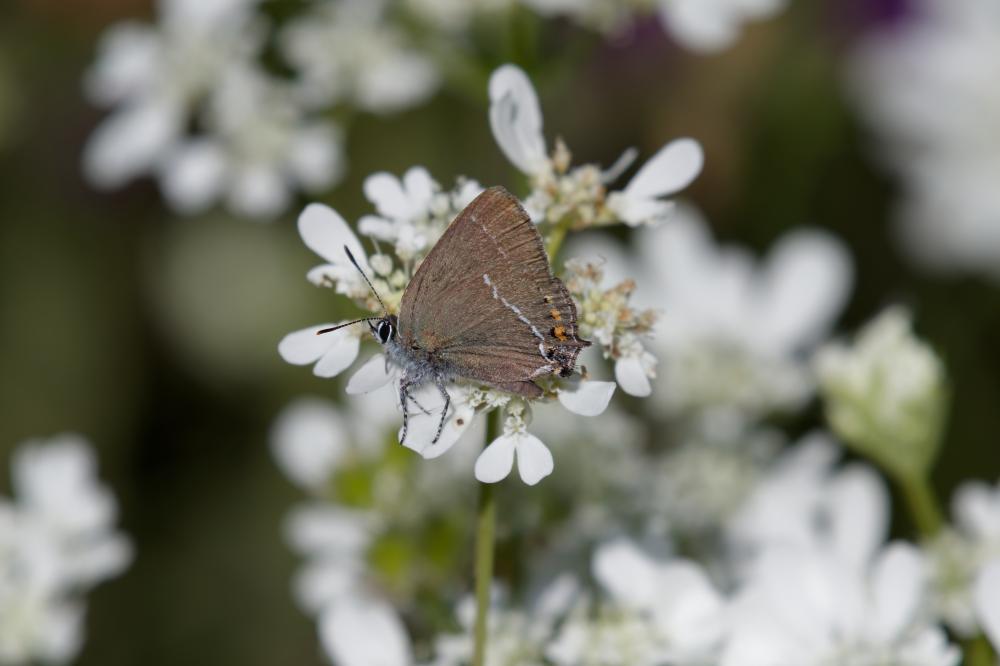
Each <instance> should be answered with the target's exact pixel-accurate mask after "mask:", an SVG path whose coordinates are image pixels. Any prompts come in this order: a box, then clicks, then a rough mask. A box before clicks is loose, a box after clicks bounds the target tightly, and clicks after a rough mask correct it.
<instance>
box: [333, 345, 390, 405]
mask: <svg viewBox="0 0 1000 666" xmlns="http://www.w3.org/2000/svg"><path fill="white" fill-rule="evenodd" d="M387 370H388V366H387V365H386V358H385V354H375V355H374V356H372V357H371V358H370V359H368V360H367V361H365V363H364V365H362V366H361V367H360V368H358V370H357V372H355V373H354V374H353V375H351V378H350V379H349V380H348V381H347V388H346V389H345V390H346V391H347V393H348V395H360V394H362V393H371V392H372V391H375V390H377V389H380V388H382V387H383V386H385V385H386V384H388V383H389V380H390V379H392V373H390V372H388V371H387Z"/></svg>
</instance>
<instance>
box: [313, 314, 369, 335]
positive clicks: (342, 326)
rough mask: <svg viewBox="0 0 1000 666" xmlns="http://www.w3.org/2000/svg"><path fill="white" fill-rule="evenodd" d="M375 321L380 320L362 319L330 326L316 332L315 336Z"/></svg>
mask: <svg viewBox="0 0 1000 666" xmlns="http://www.w3.org/2000/svg"><path fill="white" fill-rule="evenodd" d="M375 319H381V317H364V318H363V319H355V320H354V321H347V322H344V323H343V324H337V325H336V326H331V327H330V328H324V329H322V330H319V331H316V335H323V334H324V333H330V332H332V331H336V330H337V329H339V328H344V327H345V326H352V325H354V324H360V323H361V322H363V321H374V320H375Z"/></svg>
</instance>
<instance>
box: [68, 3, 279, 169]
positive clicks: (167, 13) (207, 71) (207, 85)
mask: <svg viewBox="0 0 1000 666" xmlns="http://www.w3.org/2000/svg"><path fill="white" fill-rule="evenodd" d="M207 4H211V6H212V8H211V9H206V7H207ZM207 4H206V3H196V2H191V1H190V0H163V1H162V2H160V3H159V4H158V10H159V16H158V18H159V22H158V24H157V25H156V26H147V25H142V24H139V23H135V22H125V23H119V24H116V25H114V26H112V27H111V28H109V29H108V31H107V32H106V33H105V34H104V36H103V37H102V40H101V42H100V44H99V47H98V57H97V61H96V62H95V64H94V65H93V66H92V67H91V69H90V71H89V72H88V73H87V77H86V81H85V84H86V89H87V93H88V95H89V96H90V98H91V99H92V100H93V101H94V102H95V103H97V104H100V105H102V106H117V107H119V108H118V110H116V111H115V112H114V113H113V114H112V115H111V116H110V117H109V118H108V119H107V120H105V121H104V123H103V124H102V125H101V126H100V127H98V129H97V130H96V131H95V132H94V134H93V135H92V136H91V137H90V140H89V141H88V143H87V147H86V150H85V152H84V167H85V169H86V172H87V175H88V177H89V178H90V179H91V180H92V181H93V182H94V183H95V184H97V185H99V186H102V187H117V186H119V185H122V184H124V183H125V182H127V181H128V180H130V179H132V178H134V177H136V176H139V175H141V174H143V173H148V172H150V171H152V170H154V169H155V168H156V167H157V165H158V164H159V163H160V161H161V160H162V159H163V158H164V157H165V155H166V154H167V153H168V151H169V150H170V149H171V148H172V147H173V146H175V145H176V144H177V142H178V141H179V140H180V139H181V137H182V136H183V134H184V131H185V129H184V128H185V125H186V124H187V121H188V117H189V113H191V112H192V110H193V108H194V107H195V106H196V105H198V104H201V103H202V102H203V101H204V100H205V98H206V97H208V96H209V95H210V94H211V92H212V89H213V87H214V86H215V85H216V83H217V82H218V80H219V78H220V77H221V74H222V72H223V71H224V70H225V69H226V68H227V67H229V66H231V64H232V63H237V62H241V61H245V60H247V59H248V57H249V56H250V55H251V54H252V53H253V52H255V51H256V50H257V49H258V48H259V45H260V43H261V38H262V34H261V31H260V30H259V29H258V26H257V25H256V24H255V21H254V17H253V14H252V12H251V11H250V9H251V6H252V2H251V1H250V0H247V1H243V0H234V1H227V2H218V3H207Z"/></svg>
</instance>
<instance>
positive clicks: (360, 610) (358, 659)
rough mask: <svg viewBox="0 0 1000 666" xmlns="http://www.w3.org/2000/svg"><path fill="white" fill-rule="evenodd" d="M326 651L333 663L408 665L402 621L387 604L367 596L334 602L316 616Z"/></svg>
mask: <svg viewBox="0 0 1000 666" xmlns="http://www.w3.org/2000/svg"><path fill="white" fill-rule="evenodd" d="M319 635H320V639H321V640H322V643H323V648H324V649H325V650H326V654H327V655H328V656H329V657H330V659H331V660H332V661H333V663H335V664H337V666H411V664H413V654H412V649H411V646H410V638H409V636H408V635H407V633H406V628H405V627H404V626H403V622H402V621H401V620H400V619H399V616H398V615H397V614H396V611H395V610H394V609H393V608H392V606H390V605H389V604H387V603H385V602H383V601H378V600H376V599H371V598H363V597H359V598H355V599H351V600H349V601H348V600H342V601H341V602H340V603H334V604H332V605H331V606H330V608H328V609H327V610H325V611H324V612H323V614H322V615H321V616H320V619H319Z"/></svg>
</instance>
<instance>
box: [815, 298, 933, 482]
mask: <svg viewBox="0 0 1000 666" xmlns="http://www.w3.org/2000/svg"><path fill="white" fill-rule="evenodd" d="M816 371H817V373H818V375H819V382H820V386H821V389H822V392H823V397H824V398H825V400H826V412H827V418H828V419H829V420H830V424H831V425H832V426H833V429H834V431H836V433H837V434H838V435H839V436H840V437H841V438H842V439H843V440H844V441H845V442H847V443H848V444H850V445H851V446H853V447H855V448H856V449H857V450H858V451H859V452H861V453H863V454H865V455H868V456H870V457H872V458H873V459H874V460H876V461H878V462H879V463H880V464H882V465H883V466H884V467H885V468H886V469H887V470H888V471H890V472H891V473H893V474H897V475H903V476H906V477H912V476H914V475H916V476H920V475H923V474H924V473H925V472H926V470H927V468H928V467H929V466H930V464H931V463H932V462H933V460H934V456H935V455H936V453H937V448H938V444H939V439H940V434H941V428H942V425H943V421H944V416H945V411H946V408H947V389H946V382H945V372H944V366H943V364H942V363H941V359H939V358H938V356H937V355H936V354H935V353H934V351H933V350H932V349H931V348H930V347H929V346H928V345H927V344H925V343H924V342H921V341H920V340H919V339H917V337H916V336H914V334H913V331H912V328H911V322H910V315H909V313H908V312H906V310H904V309H902V308H890V309H888V310H886V311H885V312H883V313H882V314H880V315H879V316H878V317H877V318H876V319H875V320H874V321H872V322H871V323H869V324H868V325H867V326H865V327H864V329H862V330H861V332H860V333H859V334H858V337H857V339H856V340H855V343H854V345H853V346H850V347H849V346H846V345H843V344H829V345H827V346H825V347H823V348H822V349H820V351H819V352H818V353H817V355H816Z"/></svg>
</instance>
